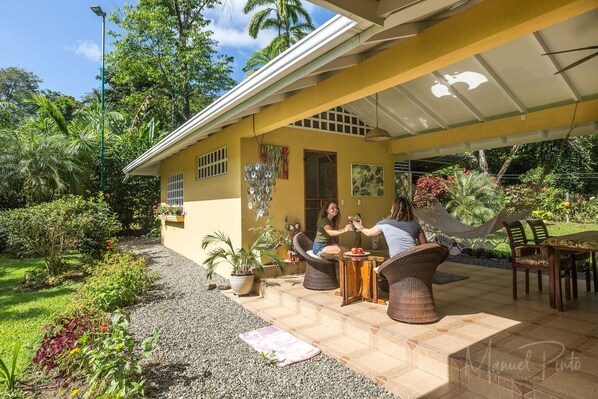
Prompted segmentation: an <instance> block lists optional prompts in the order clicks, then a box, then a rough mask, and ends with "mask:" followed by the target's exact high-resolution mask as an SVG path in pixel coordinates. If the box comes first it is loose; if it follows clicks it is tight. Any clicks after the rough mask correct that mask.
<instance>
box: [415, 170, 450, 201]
mask: <svg viewBox="0 0 598 399" xmlns="http://www.w3.org/2000/svg"><path fill="white" fill-rule="evenodd" d="M450 182H451V181H450V178H449V179H444V178H443V177H442V176H438V175H428V174H425V175H423V176H422V177H420V178H419V179H417V183H416V184H415V186H416V189H415V195H414V196H413V203H414V204H415V206H417V207H418V208H425V207H427V206H430V205H431V203H432V202H434V200H440V199H441V198H442V197H443V195H444V194H445V192H446V186H447V185H448V184H450Z"/></svg>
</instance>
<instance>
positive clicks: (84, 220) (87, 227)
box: [0, 196, 120, 276]
mask: <svg viewBox="0 0 598 399" xmlns="http://www.w3.org/2000/svg"><path fill="white" fill-rule="evenodd" d="M119 228H120V225H119V223H118V221H117V220H116V217H115V216H114V214H113V213H112V212H111V211H110V209H109V208H108V205H107V204H106V202H105V201H104V199H103V198H102V197H99V198H98V199H97V200H87V199H84V198H82V197H78V196H67V197H64V198H61V199H59V200H56V201H53V202H47V203H43V204H40V205H36V206H30V207H26V208H19V209H12V210H8V211H3V212H0V230H3V231H4V234H6V236H7V245H8V246H9V248H10V249H11V250H12V251H13V252H15V253H18V254H33V255H37V256H41V257H42V258H43V259H44V261H45V262H46V266H47V269H48V273H49V274H50V275H51V276H56V275H58V274H60V272H61V270H62V265H63V258H64V256H65V255H66V254H67V253H68V252H69V251H72V250H77V251H79V252H80V253H81V254H83V255H87V256H91V257H96V258H97V257H100V256H101V254H102V252H103V251H104V250H105V249H106V244H107V242H108V241H110V240H111V239H112V237H113V236H114V235H115V234H116V232H117V231H118V230H119Z"/></svg>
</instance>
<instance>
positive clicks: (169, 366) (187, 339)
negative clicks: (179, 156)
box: [121, 239, 396, 399]
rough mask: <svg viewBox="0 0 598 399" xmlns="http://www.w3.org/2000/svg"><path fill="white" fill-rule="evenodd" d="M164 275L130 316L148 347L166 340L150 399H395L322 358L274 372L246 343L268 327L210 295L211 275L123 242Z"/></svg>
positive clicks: (157, 353)
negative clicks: (155, 338) (151, 339)
mask: <svg viewBox="0 0 598 399" xmlns="http://www.w3.org/2000/svg"><path fill="white" fill-rule="evenodd" d="M121 246H122V247H123V248H127V249H130V250H132V251H134V252H136V253H137V254H140V255H143V256H146V257H147V258H148V259H149V261H148V265H149V267H150V269H151V270H154V271H157V272H158V273H159V274H160V279H159V280H158V281H157V283H156V285H155V287H154V288H153V289H152V290H151V291H150V292H149V293H148V294H147V295H146V296H145V297H144V298H143V300H142V301H141V303H140V304H138V305H135V306H133V307H132V308H131V319H132V323H131V329H132V330H133V333H134V334H135V336H136V338H137V339H139V340H141V339H143V338H145V337H146V336H149V335H151V333H152V332H153V330H154V329H156V328H157V329H158V330H160V332H161V337H160V340H159V342H158V344H157V346H156V347H155V348H154V351H153V354H152V357H151V358H150V361H149V364H148V368H147V370H148V372H147V373H146V376H147V385H146V391H147V395H148V397H150V398H176V399H182V398H194V399H197V398H206V399H212V398H395V397H396V396H394V395H393V394H391V393H389V392H388V391H386V390H385V389H383V388H382V387H380V386H378V385H376V384H375V383H373V382H372V381H371V380H369V379H367V378H366V377H364V376H362V375H360V374H357V373H355V372H353V371H351V370H349V369H347V368H345V367H344V366H342V365H340V364H339V363H337V362H336V361H334V360H332V359H330V358H328V357H327V356H325V355H323V354H320V355H318V356H316V357H314V358H312V359H310V360H307V361H303V362H299V363H295V364H293V365H290V366H287V367H281V368H279V367H276V366H273V365H269V364H267V363H266V362H264V361H263V360H262V359H260V358H258V353H257V352H255V351H254V350H253V349H252V348H251V347H249V345H247V344H246V343H245V342H243V341H242V340H241V339H240V338H239V334H240V333H242V332H246V331H250V330H253V329H256V328H260V327H265V326H267V325H268V323H266V322H265V321H263V320H262V319H260V318H258V317H257V316H255V315H254V314H253V313H250V312H249V311H247V310H245V309H244V308H243V307H241V306H240V305H237V304H236V303H234V302H232V301H230V300H229V299H227V298H226V297H225V296H224V295H222V294H220V292H219V291H218V290H212V291H208V290H206V283H207V279H206V273H205V269H204V268H202V267H201V266H199V265H197V264H196V263H194V262H192V261H191V260H189V259H187V258H185V257H183V256H181V255H179V254H177V253H176V252H174V251H171V250H169V249H167V248H165V247H164V246H162V245H161V244H160V243H159V241H158V240H157V239H132V240H127V241H121Z"/></svg>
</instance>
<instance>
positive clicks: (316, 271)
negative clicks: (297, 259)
mask: <svg viewBox="0 0 598 399" xmlns="http://www.w3.org/2000/svg"><path fill="white" fill-rule="evenodd" d="M313 244H314V243H313V241H312V240H310V239H309V237H308V236H306V235H305V234H304V233H297V234H295V236H294V237H293V246H294V247H295V250H296V251H297V252H298V253H299V255H301V256H303V257H304V258H305V264H306V265H305V276H304V278H303V286H304V287H305V288H307V289H308V290H333V289H335V288H338V287H339V284H338V278H337V277H336V262H333V261H330V260H326V259H320V258H315V257H313V256H311V255H309V254H308V253H307V251H309V250H310V249H312V247H313Z"/></svg>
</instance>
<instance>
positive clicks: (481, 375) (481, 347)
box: [227, 262, 598, 398]
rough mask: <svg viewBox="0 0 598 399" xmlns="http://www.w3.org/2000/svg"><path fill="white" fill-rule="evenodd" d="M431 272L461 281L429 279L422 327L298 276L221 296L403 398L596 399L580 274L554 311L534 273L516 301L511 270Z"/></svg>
mask: <svg viewBox="0 0 598 399" xmlns="http://www.w3.org/2000/svg"><path fill="white" fill-rule="evenodd" d="M439 270H442V271H446V272H450V273H457V274H464V275H467V276H469V279H467V280H462V281H457V282H453V283H449V284H444V285H434V296H435V300H436V308H437V311H438V312H439V314H440V316H441V319H440V320H439V321H438V322H437V323H434V324H429V325H408V324H403V323H399V322H396V321H393V320H391V319H390V318H389V317H388V316H387V315H386V306H385V305H376V304H371V303H365V302H360V303H354V304H351V305H347V306H344V307H340V301H341V299H340V297H338V296H335V295H334V291H310V290H306V289H305V288H303V286H302V284H301V283H302V276H301V275H292V276H283V277H278V278H270V279H263V280H262V284H261V291H262V295H263V296H258V295H253V296H248V297H241V298H237V297H234V296H233V295H232V294H231V293H227V295H229V296H230V297H231V298H233V299H234V300H236V301H238V302H239V303H241V304H242V305H243V306H245V307H247V308H248V309H250V310H251V311H253V312H255V313H256V314H257V315H259V316H260V317H262V318H263V319H265V320H266V321H268V322H271V323H272V324H275V325H278V326H279V327H281V328H284V329H287V330H289V331H291V332H292V333H293V334H295V335H296V336H298V337H299V338H301V339H304V340H306V341H308V342H310V343H312V344H313V345H315V346H317V347H319V348H320V349H321V350H322V351H323V352H324V353H326V354H327V355H329V356H331V357H333V358H335V359H337V360H338V361H339V362H341V363H343V364H345V365H346V366H347V367H350V368H352V369H353V370H355V371H357V372H360V373H362V374H364V375H366V376H368V377H369V378H371V379H372V380H374V381H376V382H377V383H379V384H381V385H383V386H385V387H386V388H387V389H389V390H390V391H392V392H394V393H395V394H397V395H398V396H400V397H402V398H408V397H409V398H416V397H417V398H419V397H435V398H440V397H442V398H455V397H459V398H469V397H478V395H480V396H482V397H487V398H549V397H560V398H598V294H596V293H595V292H589V293H588V292H586V291H585V282H584V281H583V280H581V281H579V282H578V285H579V297H578V298H577V299H573V300H569V301H567V300H565V302H566V310H565V312H562V313H559V312H556V311H554V310H551V309H550V308H549V305H548V293H547V292H546V291H544V292H538V290H537V284H536V282H535V279H536V277H535V276H531V277H530V280H531V281H530V291H531V292H530V295H529V296H526V295H525V292H524V290H523V275H522V276H521V278H520V279H519V281H520V290H519V300H517V301H514V300H512V298H511V271H510V270H502V269H495V268H487V267H480V266H471V265H462V264H456V263H450V262H446V263H444V264H442V265H441V266H440V267H439ZM544 287H548V281H547V279H546V278H545V281H544ZM546 289H547V288H545V290H546Z"/></svg>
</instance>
